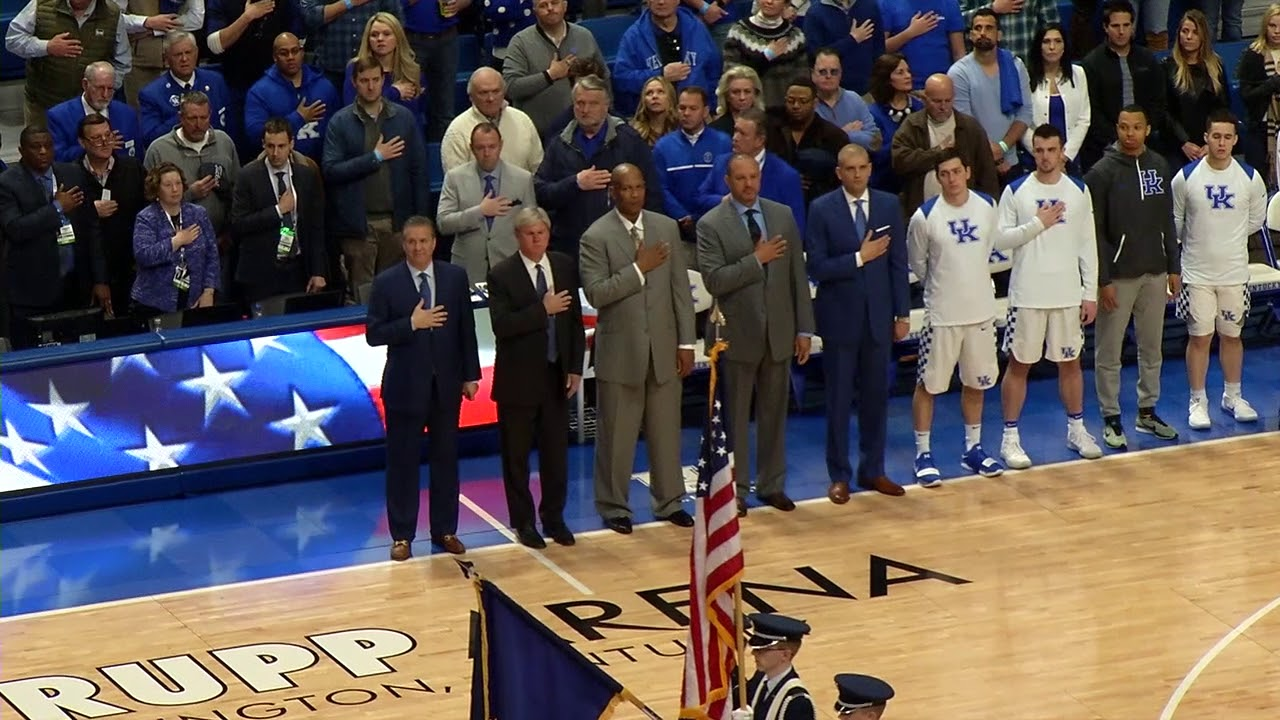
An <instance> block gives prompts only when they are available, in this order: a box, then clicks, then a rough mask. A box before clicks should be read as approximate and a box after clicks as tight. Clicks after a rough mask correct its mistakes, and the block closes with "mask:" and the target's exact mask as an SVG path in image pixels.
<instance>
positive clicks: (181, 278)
mask: <svg viewBox="0 0 1280 720" xmlns="http://www.w3.org/2000/svg"><path fill="white" fill-rule="evenodd" d="M173 286H174V287H176V288H178V289H179V290H190V289H191V275H190V273H188V272H187V266H186V264H185V263H184V264H182V265H178V266H177V267H175V268H174V269H173Z"/></svg>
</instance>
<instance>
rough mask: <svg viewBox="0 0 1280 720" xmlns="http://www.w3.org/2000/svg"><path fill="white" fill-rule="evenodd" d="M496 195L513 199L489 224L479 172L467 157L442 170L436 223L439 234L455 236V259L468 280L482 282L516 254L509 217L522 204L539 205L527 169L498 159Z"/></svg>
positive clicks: (512, 215)
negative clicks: (482, 211)
mask: <svg viewBox="0 0 1280 720" xmlns="http://www.w3.org/2000/svg"><path fill="white" fill-rule="evenodd" d="M494 173H495V175H496V179H497V188H498V194H499V195H501V196H503V197H505V198H507V199H508V200H510V201H511V202H512V203H516V204H515V206H514V207H512V208H511V212H510V213H508V214H507V215H505V216H502V217H495V218H494V219H493V227H489V226H488V224H487V223H485V221H484V216H483V215H481V214H480V201H481V200H483V199H484V181H483V180H482V179H481V177H482V175H483V173H481V172H480V170H479V168H478V167H476V161H475V160H470V161H468V162H465V163H463V164H461V165H459V166H458V167H456V168H454V169H452V170H450V171H449V172H447V173H445V176H444V188H443V189H441V190H440V206H439V208H438V210H437V212H436V222H437V223H438V224H439V226H440V234H441V235H455V236H456V237H455V238H454V239H453V263H454V264H455V265H461V266H462V267H463V269H465V270H466V271H467V279H469V280H470V281H471V283H472V284H473V285H474V284H477V283H481V282H484V279H485V275H487V274H488V272H489V269H490V268H492V267H494V266H496V265H497V264H498V263H499V262H502V261H503V260H505V259H506V258H508V257H511V256H512V255H515V254H516V236H515V226H514V225H513V224H512V221H513V220H514V219H515V215H516V213H517V212H518V211H519V210H520V209H521V208H527V207H535V206H536V205H537V204H538V201H537V199H536V198H535V197H534V192H533V176H532V175H530V174H529V171H528V170H525V169H524V168H522V167H518V166H516V165H512V164H511V163H509V162H507V161H505V160H500V161H498V167H497V168H496V169H495V170H494Z"/></svg>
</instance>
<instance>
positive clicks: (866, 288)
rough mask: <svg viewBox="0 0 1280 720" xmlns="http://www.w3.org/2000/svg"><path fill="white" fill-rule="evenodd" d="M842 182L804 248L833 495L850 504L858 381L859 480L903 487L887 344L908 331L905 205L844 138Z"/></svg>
mask: <svg viewBox="0 0 1280 720" xmlns="http://www.w3.org/2000/svg"><path fill="white" fill-rule="evenodd" d="M836 175H837V176H838V177H839V178H840V184H841V186H842V187H841V188H840V189H838V190H833V191H831V192H829V193H827V194H825V195H822V196H821V197H819V198H817V199H815V200H814V201H813V205H812V206H811V207H810V208H809V224H808V231H807V232H806V233H805V239H804V249H805V252H806V254H807V260H806V266H807V269H808V271H809V277H810V278H812V279H813V280H814V281H815V282H817V283H818V295H817V297H816V298H815V299H814V301H813V306H814V315H815V316H816V321H817V329H818V336H819V337H821V338H822V366H823V372H824V374H825V383H826V395H827V473H828V474H829V475H830V477H831V488H830V490H828V492H827V497H828V498H830V499H831V501H832V502H834V503H835V504H837V505H843V504H844V503H846V502H849V482H850V481H851V480H853V479H854V473H853V468H852V467H851V465H850V463H849V417H850V415H851V412H850V407H851V406H852V404H853V401H854V394H855V392H854V389H855V388H857V393H856V394H857V402H858V450H859V460H858V472H857V483H858V485H859V486H860V487H863V488H867V489H870V490H875V491H877V492H881V493H884V494H885V495H902V494H903V490H902V488H901V487H900V486H899V485H897V484H896V483H894V482H893V481H892V480H890V479H889V478H888V477H886V476H885V472H884V446H885V435H886V434H887V416H886V409H887V406H888V404H889V351H890V348H891V347H892V346H893V343H894V342H897V341H899V340H902V339H903V338H905V337H906V336H907V332H908V331H909V330H910V329H911V299H910V295H909V293H908V280H907V242H906V232H905V230H904V228H903V223H902V206H901V205H899V204H898V198H897V197H896V196H895V195H892V194H890V193H886V192H881V191H879V190H871V189H869V188H868V187H867V183H868V182H869V181H870V179H871V157H870V156H869V155H868V154H867V150H866V148H864V147H862V146H861V145H853V144H850V145H846V146H845V147H844V149H842V150H841V151H840V155H839V157H838V160H837V167H836Z"/></svg>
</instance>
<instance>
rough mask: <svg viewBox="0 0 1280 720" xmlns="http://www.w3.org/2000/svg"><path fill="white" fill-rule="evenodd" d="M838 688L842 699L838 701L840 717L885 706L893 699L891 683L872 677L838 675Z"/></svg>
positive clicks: (837, 709) (847, 674) (837, 711)
mask: <svg viewBox="0 0 1280 720" xmlns="http://www.w3.org/2000/svg"><path fill="white" fill-rule="evenodd" d="M836 688H837V689H838V690H839V691H840V699H839V700H836V713H838V714H840V715H844V714H845V713H851V712H853V711H854V710H861V709H862V708H869V707H876V706H878V705H884V704H885V703H887V702H889V699H890V698H892V697H893V688H892V687H890V685H889V683H887V682H885V681H883V680H881V679H880V678H876V677H871V676H870V675H855V674H853V673H844V674H841V675H837V676H836Z"/></svg>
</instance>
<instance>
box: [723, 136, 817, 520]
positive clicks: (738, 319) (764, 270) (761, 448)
mask: <svg viewBox="0 0 1280 720" xmlns="http://www.w3.org/2000/svg"><path fill="white" fill-rule="evenodd" d="M725 183H726V184H727V185H728V186H729V198H728V199H727V202H722V203H720V204H719V205H716V206H715V207H714V208H712V209H711V211H710V212H708V213H707V214H706V215H703V216H702V219H701V220H699V221H698V270H699V271H701V272H702V279H703V282H704V283H705V284H706V287H707V291H708V292H710V293H711V295H712V296H713V297H714V298H715V299H716V302H717V303H719V306H720V312H721V313H723V314H724V319H725V325H724V331H723V332H722V333H721V337H722V338H723V339H724V340H726V341H727V342H728V343H729V349H728V350H726V351H725V353H724V354H723V355H722V356H721V357H722V358H723V359H724V363H723V364H722V366H721V367H722V368H723V369H724V371H725V376H726V379H727V386H728V391H727V392H726V398H727V400H728V403H729V438H730V442H732V443H733V445H734V450H733V453H734V464H735V466H736V471H735V482H736V485H737V495H738V515H739V516H743V515H746V513H747V504H746V497H747V493H748V491H749V490H750V487H751V452H750V448H751V441H750V418H751V399H752V396H754V397H755V401H756V403H755V405H756V425H757V432H756V436H757V450H756V457H757V459H758V475H757V478H756V497H758V498H759V499H760V500H761V502H763V503H765V504H766V505H770V506H772V507H775V508H777V509H779V510H781V511H783V512H789V511H791V510H794V509H795V507H796V505H795V503H794V502H792V501H791V498H789V497H787V494H786V492H785V490H784V486H785V483H786V474H787V458H786V420H787V408H788V407H789V395H790V390H791V358H792V357H793V356H794V357H795V359H796V362H798V363H799V364H801V365H803V364H805V363H806V362H808V360H809V346H810V343H811V342H812V339H813V331H814V327H813V303H812V300H811V299H810V297H809V279H808V278H807V277H805V271H804V258H803V252H804V248H803V247H802V245H801V239H800V230H799V229H798V228H797V227H796V221H795V218H794V217H793V216H792V213H791V210H790V209H789V208H788V207H787V206H786V205H782V204H780V203H776V202H773V201H772V200H766V199H764V198H762V197H760V166H759V164H757V162H756V159H755V158H754V157H752V156H750V155H744V154H736V155H734V156H733V157H732V158H730V159H729V164H728V165H727V166H726V174H725Z"/></svg>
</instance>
